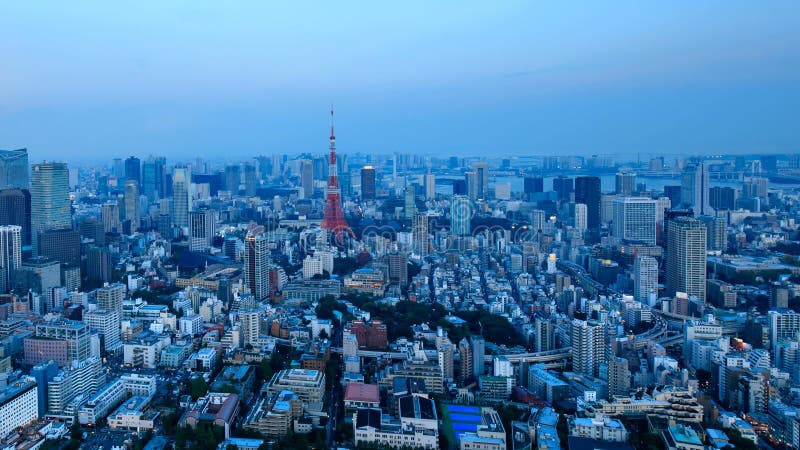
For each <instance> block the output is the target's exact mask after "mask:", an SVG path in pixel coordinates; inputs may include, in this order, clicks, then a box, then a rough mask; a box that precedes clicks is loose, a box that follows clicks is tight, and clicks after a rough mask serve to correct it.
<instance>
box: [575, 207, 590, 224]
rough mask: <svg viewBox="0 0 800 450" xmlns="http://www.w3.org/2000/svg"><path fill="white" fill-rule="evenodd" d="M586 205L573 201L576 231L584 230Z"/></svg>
mask: <svg viewBox="0 0 800 450" xmlns="http://www.w3.org/2000/svg"><path fill="white" fill-rule="evenodd" d="M587 214H588V213H587V211H586V205H585V204H583V203H575V229H577V230H578V231H586V228H587V223H586V220H587V219H586V215H587Z"/></svg>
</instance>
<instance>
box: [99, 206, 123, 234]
mask: <svg viewBox="0 0 800 450" xmlns="http://www.w3.org/2000/svg"><path fill="white" fill-rule="evenodd" d="M100 216H101V217H102V219H103V231H104V232H105V233H121V232H122V224H121V223H120V221H119V204H118V203H116V202H108V203H104V204H103V209H102V210H101V211H100Z"/></svg>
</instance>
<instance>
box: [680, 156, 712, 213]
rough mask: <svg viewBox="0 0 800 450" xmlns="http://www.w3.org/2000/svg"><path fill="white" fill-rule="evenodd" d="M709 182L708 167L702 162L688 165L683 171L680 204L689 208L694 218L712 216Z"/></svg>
mask: <svg viewBox="0 0 800 450" xmlns="http://www.w3.org/2000/svg"><path fill="white" fill-rule="evenodd" d="M710 180H711V177H710V175H709V174H708V166H707V165H706V164H705V163H703V162H699V163H695V164H692V165H689V166H687V167H686V168H685V169H684V170H683V176H682V178H681V203H683V204H684V205H686V206H691V207H692V208H693V209H694V215H695V216H705V215H713V214H714V210H713V209H712V208H711V200H710V197H709V182H710Z"/></svg>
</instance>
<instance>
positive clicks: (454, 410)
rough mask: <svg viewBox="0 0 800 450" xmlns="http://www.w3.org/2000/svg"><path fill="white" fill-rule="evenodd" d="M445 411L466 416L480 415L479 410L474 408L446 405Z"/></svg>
mask: <svg viewBox="0 0 800 450" xmlns="http://www.w3.org/2000/svg"><path fill="white" fill-rule="evenodd" d="M447 409H448V410H449V411H450V412H451V413H467V414H480V413H481V410H480V409H478V408H476V407H474V406H463V405H447Z"/></svg>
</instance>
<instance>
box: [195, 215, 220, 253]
mask: <svg viewBox="0 0 800 450" xmlns="http://www.w3.org/2000/svg"><path fill="white" fill-rule="evenodd" d="M215 233H216V223H215V221H214V212H213V211H211V210H209V209H207V208H203V209H201V210H199V211H190V212H189V250H191V251H193V252H202V251H206V250H208V249H209V248H211V244H212V241H213V239H214V234H215Z"/></svg>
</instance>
